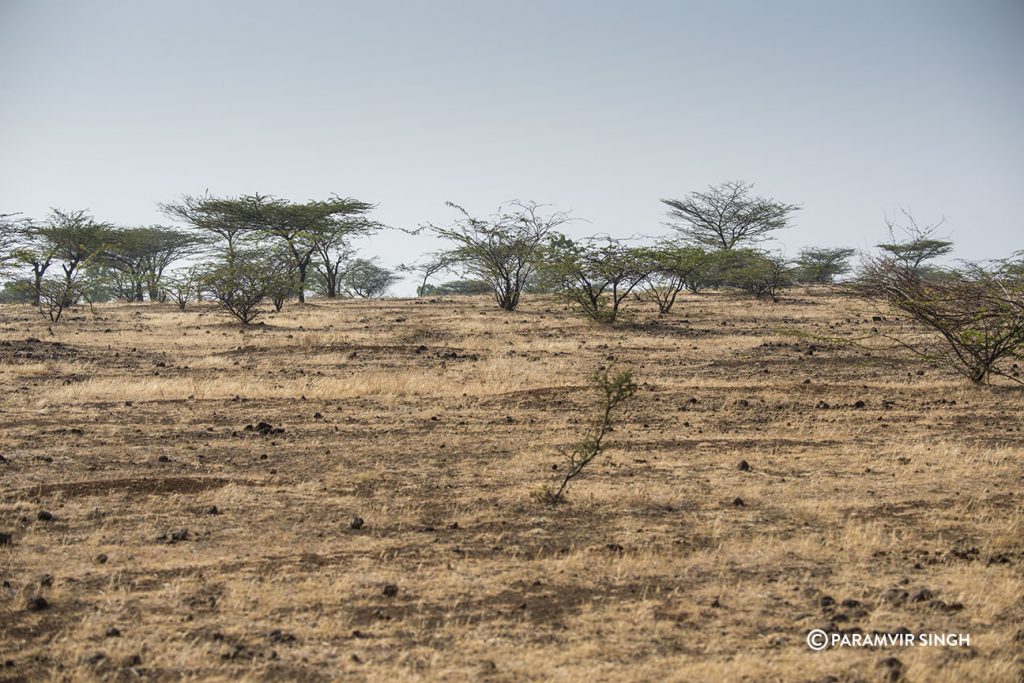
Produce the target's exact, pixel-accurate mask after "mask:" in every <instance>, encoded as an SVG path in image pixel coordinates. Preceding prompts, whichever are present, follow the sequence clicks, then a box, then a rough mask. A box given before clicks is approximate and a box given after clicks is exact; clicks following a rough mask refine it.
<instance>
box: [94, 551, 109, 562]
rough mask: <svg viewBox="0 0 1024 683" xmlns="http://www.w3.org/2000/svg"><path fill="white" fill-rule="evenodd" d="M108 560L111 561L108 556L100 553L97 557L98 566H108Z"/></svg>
mask: <svg viewBox="0 0 1024 683" xmlns="http://www.w3.org/2000/svg"><path fill="white" fill-rule="evenodd" d="M107 559H109V558H107V556H106V555H104V554H103V553H100V554H99V555H97V556H96V564H106V563H107Z"/></svg>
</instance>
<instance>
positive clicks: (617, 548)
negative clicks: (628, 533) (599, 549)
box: [605, 543, 625, 553]
mask: <svg viewBox="0 0 1024 683" xmlns="http://www.w3.org/2000/svg"><path fill="white" fill-rule="evenodd" d="M605 548H607V549H608V550H610V551H611V552H613V553H621V552H622V551H623V550H625V548H623V547H622V545H621V544H619V543H609V544H608V545H606V546H605Z"/></svg>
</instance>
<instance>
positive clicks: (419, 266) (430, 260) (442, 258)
mask: <svg viewBox="0 0 1024 683" xmlns="http://www.w3.org/2000/svg"><path fill="white" fill-rule="evenodd" d="M451 265H452V264H451V262H450V260H449V256H448V254H447V253H445V252H442V251H435V252H434V253H432V254H427V256H426V257H425V258H424V259H423V260H422V261H420V262H419V263H410V264H400V265H399V266H398V268H397V270H398V272H400V273H411V274H416V275H418V276H421V278H420V284H419V286H418V287H416V296H425V295H426V294H427V293H428V290H427V283H428V282H429V281H430V278H432V277H434V276H435V275H437V274H438V273H443V272H444V271H446V270H448V269H449V268H450V267H451ZM487 291H490V287H488V288H487Z"/></svg>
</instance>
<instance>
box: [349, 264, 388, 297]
mask: <svg viewBox="0 0 1024 683" xmlns="http://www.w3.org/2000/svg"><path fill="white" fill-rule="evenodd" d="M398 279H399V278H398V277H396V276H395V274H394V273H393V272H391V271H390V270H388V269H387V268H383V267H381V266H379V265H377V264H376V263H375V262H374V259H355V260H354V261H353V262H352V265H351V267H349V268H348V269H347V272H346V273H345V279H344V284H343V286H344V290H345V293H346V294H348V295H349V296H357V297H359V298H361V299H374V298H377V297H381V296H384V294H386V293H387V291H388V290H389V289H390V288H391V285H393V284H395V283H396V282H398Z"/></svg>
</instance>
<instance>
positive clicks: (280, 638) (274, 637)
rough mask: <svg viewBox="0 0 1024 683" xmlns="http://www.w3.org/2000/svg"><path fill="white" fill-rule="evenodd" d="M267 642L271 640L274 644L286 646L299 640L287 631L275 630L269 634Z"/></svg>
mask: <svg viewBox="0 0 1024 683" xmlns="http://www.w3.org/2000/svg"><path fill="white" fill-rule="evenodd" d="M267 640H269V641H270V642H272V643H285V644H288V643H294V642H295V641H296V640H298V639H297V638H296V637H295V636H294V635H293V634H291V633H288V632H287V631H282V630H280V629H274V630H273V631H271V632H270V633H268V634H267Z"/></svg>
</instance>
